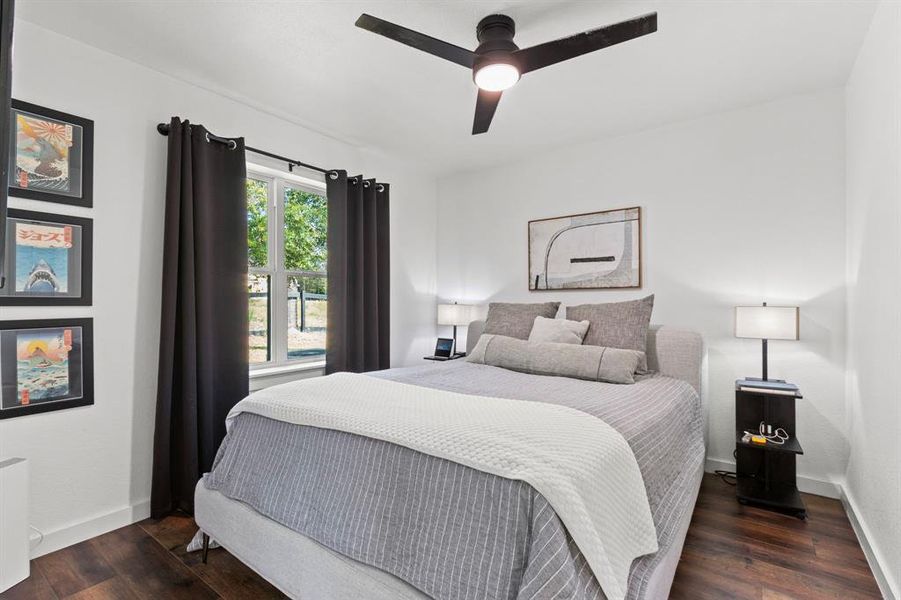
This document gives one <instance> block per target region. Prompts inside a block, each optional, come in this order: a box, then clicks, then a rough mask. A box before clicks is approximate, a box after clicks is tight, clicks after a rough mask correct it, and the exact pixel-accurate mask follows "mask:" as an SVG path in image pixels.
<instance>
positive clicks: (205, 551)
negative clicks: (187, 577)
mask: <svg viewBox="0 0 901 600" xmlns="http://www.w3.org/2000/svg"><path fill="white" fill-rule="evenodd" d="M209 552H210V536H208V535H207V534H205V533H204V534H203V555H202V556H201V560H203V564H206V557H207V554H209Z"/></svg>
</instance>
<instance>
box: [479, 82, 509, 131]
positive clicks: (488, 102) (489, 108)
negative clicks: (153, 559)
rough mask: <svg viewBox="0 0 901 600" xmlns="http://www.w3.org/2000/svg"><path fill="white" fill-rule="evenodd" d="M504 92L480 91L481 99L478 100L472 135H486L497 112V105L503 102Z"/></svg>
mask: <svg viewBox="0 0 901 600" xmlns="http://www.w3.org/2000/svg"><path fill="white" fill-rule="evenodd" d="M501 94H503V92H488V91H485V90H479V97H478V98H476V115H475V117H474V118H473V120H472V134H473V135H476V134H479V133H485V132H486V131H488V127H489V126H490V125H491V119H493V118H494V111H496V110H497V103H498V102H500V101H501Z"/></svg>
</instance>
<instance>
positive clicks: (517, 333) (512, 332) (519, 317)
mask: <svg viewBox="0 0 901 600" xmlns="http://www.w3.org/2000/svg"><path fill="white" fill-rule="evenodd" d="M558 308H560V303H559V302H542V303H540V304H520V303H515V302H492V303H491V304H489V305H488V316H487V317H486V318H485V330H484V332H483V333H493V334H495V335H506V336H509V337H514V338H518V339H520V340H526V339H528V338H529V333H531V332H532V324H533V323H534V322H535V317H547V318H548V319H553V318H554V317H555V316H556V315H557V309H558Z"/></svg>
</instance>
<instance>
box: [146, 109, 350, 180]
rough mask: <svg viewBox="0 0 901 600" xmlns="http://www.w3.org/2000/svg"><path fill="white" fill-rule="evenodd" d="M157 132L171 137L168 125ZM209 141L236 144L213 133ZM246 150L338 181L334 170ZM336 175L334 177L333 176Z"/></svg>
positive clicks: (208, 135)
mask: <svg viewBox="0 0 901 600" xmlns="http://www.w3.org/2000/svg"><path fill="white" fill-rule="evenodd" d="M156 130H157V131H158V132H160V133H161V134H162V135H169V124H168V123H160V124H158V125H157V126H156ZM207 139H208V140H212V141H214V142H219V143H222V144H229V145H232V144H234V143H235V141H234V140H232V139H229V138H225V137H220V136H218V135H213V134H212V133H209V134H207ZM244 149H245V150H247V151H248V152H253V153H254V154H260V155H262V156H268V157H269V158H274V159H275V160H280V161H282V162H286V163H288V170H289V171H292V172H293V171H294V167H303V168H305V169H310V170H311V171H318V172H320V173H322V174H323V175H328V176H329V177H332V179H336V178H337V177H338V172H337V171H335V170H334V169H323V168H322V167H317V166H315V165H310V164H307V163H304V162H300V161H299V160H294V159H293V158H288V157H286V156H281V155H278V154H273V153H272V152H266V151H265V150H258V149H257V148H251V147H250V146H244ZM332 173H334V176H332Z"/></svg>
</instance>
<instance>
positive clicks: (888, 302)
mask: <svg viewBox="0 0 901 600" xmlns="http://www.w3.org/2000/svg"><path fill="white" fill-rule="evenodd" d="M846 103H847V150H846V153H847V219H848V228H847V248H848V255H847V256H848V391H847V398H848V417H849V419H848V421H849V426H848V431H849V439H850V441H851V452H850V457H849V460H848V471H847V474H846V478H847V485H846V487H845V494H846V497H847V501H848V503H849V504H850V506H851V508H852V511H853V512H854V513H856V516H857V518H858V520H859V521H860V525H861V528H862V529H863V530H864V534H865V535H866V538H867V540H868V541H869V543H870V546H871V549H872V551H873V554H874V555H875V557H876V558H877V560H879V563H880V564H881V566H882V570H883V576H884V578H885V580H884V581H882V582H881V583H882V585H883V591H884V592H886V591H887V589H891V590H892V594H893V596H894V597H895V598H901V441H899V435H901V408H899V407H901V312H899V306H901V175H899V170H901V4H898V3H897V2H890V1H884V2H883V3H882V4H881V6H880V7H879V8H878V9H877V11H876V14H875V16H874V17H873V22H872V25H871V27H870V31H869V33H868V35H867V37H866V39H865V41H864V44H863V46H862V48H861V50H860V54H859V55H858V58H857V62H856V63H855V66H854V70H853V71H852V74H851V78H850V80H849V81H848V86H847V89H846ZM886 584H888V585H887V586H886ZM886 595H888V594H886Z"/></svg>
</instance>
